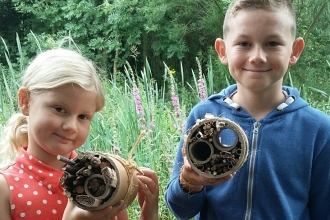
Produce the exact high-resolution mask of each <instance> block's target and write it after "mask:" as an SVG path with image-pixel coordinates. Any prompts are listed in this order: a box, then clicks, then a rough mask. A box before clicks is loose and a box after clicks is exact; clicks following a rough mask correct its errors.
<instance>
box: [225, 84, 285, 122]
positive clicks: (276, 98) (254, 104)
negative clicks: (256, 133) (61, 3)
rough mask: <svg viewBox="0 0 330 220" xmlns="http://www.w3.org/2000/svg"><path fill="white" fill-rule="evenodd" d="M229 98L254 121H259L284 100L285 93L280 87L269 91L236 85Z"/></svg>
mask: <svg viewBox="0 0 330 220" xmlns="http://www.w3.org/2000/svg"><path fill="white" fill-rule="evenodd" d="M231 99H232V100H233V102H235V103H237V104H239V105H240V106H241V107H242V108H243V109H244V110H245V111H247V112H248V113H249V114H250V115H251V116H253V117H254V118H255V119H256V121H259V120H260V119H261V118H264V117H265V116H266V115H267V114H268V113H269V112H271V111H272V110H274V109H275V108H276V107H277V106H278V105H279V104H281V103H282V102H284V101H285V99H286V95H285V94H284V93H283V91H282V89H281V90H276V91H269V92H253V91H249V90H246V89H244V88H239V87H238V89H237V92H236V93H234V94H233V95H232V97H231Z"/></svg>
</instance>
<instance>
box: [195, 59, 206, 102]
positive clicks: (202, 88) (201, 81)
mask: <svg viewBox="0 0 330 220" xmlns="http://www.w3.org/2000/svg"><path fill="white" fill-rule="evenodd" d="M196 62H197V65H198V94H199V99H200V101H205V100H206V97H207V95H206V88H205V81H204V76H203V72H202V66H201V63H200V62H199V59H198V58H197V57H196Z"/></svg>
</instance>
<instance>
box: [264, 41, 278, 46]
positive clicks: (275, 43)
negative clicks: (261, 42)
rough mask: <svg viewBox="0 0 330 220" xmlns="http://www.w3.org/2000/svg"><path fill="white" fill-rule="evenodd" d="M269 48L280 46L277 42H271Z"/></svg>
mask: <svg viewBox="0 0 330 220" xmlns="http://www.w3.org/2000/svg"><path fill="white" fill-rule="evenodd" d="M267 45H268V46H271V47H276V46H278V45H279V43H277V42H275V41H271V42H269V43H268V44H267Z"/></svg>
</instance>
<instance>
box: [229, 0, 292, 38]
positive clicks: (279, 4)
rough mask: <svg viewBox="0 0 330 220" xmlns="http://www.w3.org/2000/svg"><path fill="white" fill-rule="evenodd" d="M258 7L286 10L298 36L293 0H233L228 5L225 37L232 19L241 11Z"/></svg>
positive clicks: (269, 9) (270, 9)
mask: <svg viewBox="0 0 330 220" xmlns="http://www.w3.org/2000/svg"><path fill="white" fill-rule="evenodd" d="M257 9H262V10H268V11H285V12H287V14H288V15H289V17H290V18H291V21H288V22H291V23H292V24H291V26H292V27H291V32H292V35H293V37H295V36H296V13H295V10H294V8H293V5H292V2H291V0H233V1H232V2H231V3H230V5H229V6H228V9H227V12H226V16H225V19H224V22H223V38H226V36H227V34H228V32H229V29H230V19H231V18H233V17H235V16H236V15H237V13H238V12H239V11H242V10H247V11H253V10H257Z"/></svg>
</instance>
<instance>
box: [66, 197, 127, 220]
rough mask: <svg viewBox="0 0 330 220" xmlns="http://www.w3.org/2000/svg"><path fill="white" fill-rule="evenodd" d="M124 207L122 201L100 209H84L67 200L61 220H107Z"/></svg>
mask: <svg viewBox="0 0 330 220" xmlns="http://www.w3.org/2000/svg"><path fill="white" fill-rule="evenodd" d="M125 208H126V204H125V203H124V201H123V200H122V201H120V202H119V203H118V204H116V205H115V206H108V207H105V208H104V209H101V210H84V209H81V208H79V207H77V206H76V205H75V204H74V203H73V202H71V201H68V204H67V205H66V208H65V210H64V214H63V217H62V220H109V219H111V218H112V217H115V216H117V215H118V214H119V213H120V212H121V211H122V210H124V209H125Z"/></svg>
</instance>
